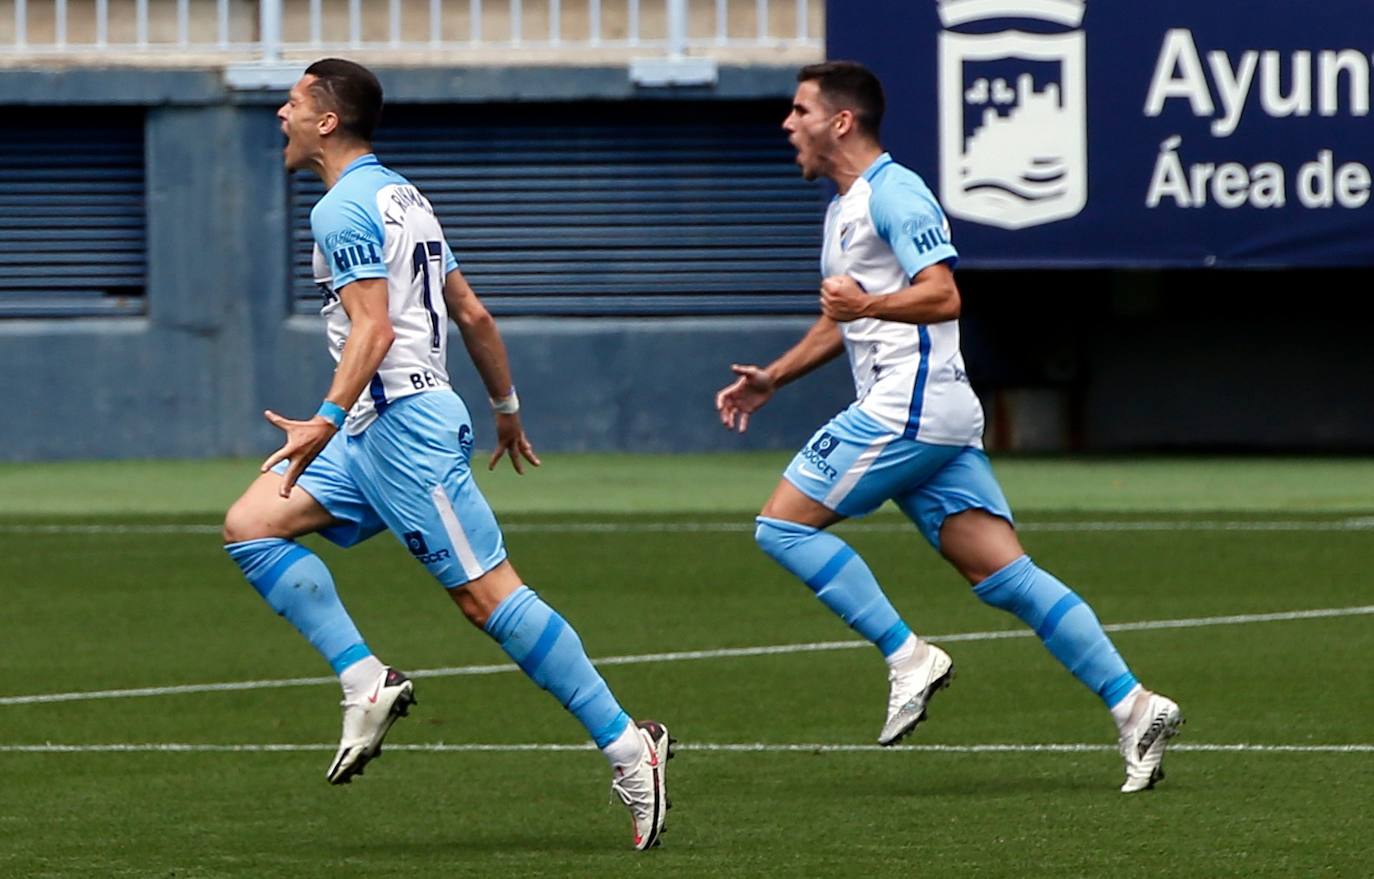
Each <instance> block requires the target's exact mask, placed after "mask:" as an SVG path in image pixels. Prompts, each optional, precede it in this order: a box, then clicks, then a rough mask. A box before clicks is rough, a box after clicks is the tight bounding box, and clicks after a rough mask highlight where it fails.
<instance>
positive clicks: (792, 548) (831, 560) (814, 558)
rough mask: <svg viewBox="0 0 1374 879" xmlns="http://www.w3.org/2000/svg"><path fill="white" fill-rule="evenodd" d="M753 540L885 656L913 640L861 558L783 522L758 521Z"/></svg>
mask: <svg viewBox="0 0 1374 879" xmlns="http://www.w3.org/2000/svg"><path fill="white" fill-rule="evenodd" d="M755 521H756V522H757V523H758V528H757V529H756V530H755V531H754V539H755V540H756V541H758V544H759V547H760V548H762V549H763V551H764V552H766V553H768V554H769V555H770V556H772V557H773V559H774V560H775V561H777V563H778V564H780V565H782V566H783V567H784V568H786V569H787V570H788V571H790V572H792V575H793V576H795V577H797V578H798V579H799V580H801V581H802V582H803V583H805V584H806V585H807V587H808V588H810V589H811V591H812V592H815V593H816V597H817V598H819V599H820V600H821V603H822V604H824V605H825V606H826V607H828V608H830V609H831V610H832V611H834V612H835V615H836V616H838V617H839V618H840V619H842V620H844V621H845V622H846V623H848V624H849V627H850V628H852V629H853V630H854V631H856V632H858V633H859V634H860V635H862V636H864V637H865V638H867V639H868V640H870V641H872V642H873V643H874V644H875V645H877V647H878V649H879V650H881V651H882V654H883V656H890V655H891V654H892V653H893V651H895V650H896V649H897V648H898V647H901V646H902V644H903V643H904V642H905V641H906V640H907V638H909V637H910V636H911V629H910V628H909V627H908V626H907V624H906V623H904V622H903V621H902V618H901V617H899V616H898V615H897V611H896V609H895V608H893V606H892V602H890V601H888V600H887V596H886V595H884V594H883V590H882V587H880V586H879V585H878V581H877V580H876V579H875V578H874V576H873V572H872V571H870V570H869V569H868V565H866V564H864V560H863V559H861V558H859V554H858V553H856V552H854V550H853V549H852V548H851V547H850V546H849V544H847V543H845V542H844V541H843V540H841V539H840V538H838V537H836V536H835V535H833V534H828V533H826V532H824V531H820V530H817V529H815V528H812V527H811V526H810V525H798V524H797V523H795V522H787V521H784V520H782V519H771V518H769V517H767V516H759V517H758V518H757V519H756V520H755Z"/></svg>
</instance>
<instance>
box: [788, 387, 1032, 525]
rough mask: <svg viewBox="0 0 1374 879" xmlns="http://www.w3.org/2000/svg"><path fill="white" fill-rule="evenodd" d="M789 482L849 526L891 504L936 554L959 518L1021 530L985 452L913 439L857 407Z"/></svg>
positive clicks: (828, 431)
mask: <svg viewBox="0 0 1374 879" xmlns="http://www.w3.org/2000/svg"><path fill="white" fill-rule="evenodd" d="M783 478H785V479H786V480H787V481H788V482H790V483H792V484H793V485H794V486H796V487H797V489H798V490H799V491H801V493H802V494H804V495H806V496H807V497H809V498H811V499H812V500H814V501H816V502H817V503H820V504H821V505H822V506H824V507H826V508H827V509H830V510H834V511H835V512H836V513H839V514H840V515H841V516H845V517H846V518H855V517H859V516H866V515H868V514H869V513H871V512H873V511H874V510H876V509H878V507H880V506H882V505H883V503H884V502H885V501H887V500H891V501H893V502H894V503H896V504H897V507H898V508H899V509H901V511H902V512H903V513H905V514H906V515H907V518H909V519H911V521H912V522H914V523H916V527H917V528H919V529H920V531H921V534H923V535H924V536H925V538H926V540H928V541H930V544H931V546H933V547H935V548H936V549H939V548H940V527H941V526H942V525H944V523H945V518H946V517H948V516H952V515H954V514H955V513H961V512H963V511H965V510H986V511H988V512H989V513H991V514H993V515H994V516H1000V517H1001V518H1003V519H1006V520H1007V521H1008V522H1011V523H1012V524H1015V523H1014V522H1013V520H1012V517H1011V507H1010V506H1008V504H1007V499H1006V497H1005V496H1004V495H1003V494H1002V487H1001V486H1000V485H998V484H997V478H996V477H994V476H993V475H992V465H990V464H989V463H988V456H987V455H985V454H983V450H982V449H978V448H974V447H973V446H942V445H935V444H932V443H922V442H917V441H916V440H912V439H906V438H905V437H903V436H901V435H900V434H896V433H893V432H892V431H890V430H888V429H887V428H886V427H884V426H883V425H882V424H880V423H879V422H878V421H877V420H876V419H875V418H873V417H872V416H871V415H868V414H867V413H865V412H863V411H862V410H860V409H858V408H857V407H856V406H850V407H849V408H848V409H846V410H844V411H843V412H841V413H840V414H839V415H836V416H835V417H834V418H832V419H830V421H829V422H828V423H827V424H826V425H825V426H824V427H822V428H821V429H820V430H818V431H816V433H815V435H813V436H812V437H811V439H810V440H808V441H807V443H806V445H805V446H803V447H802V450H801V451H800V452H798V453H797V455H796V457H794V458H793V459H792V463H791V464H789V465H788V466H787V470H786V472H784V473H783Z"/></svg>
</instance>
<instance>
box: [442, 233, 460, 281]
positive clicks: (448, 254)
mask: <svg viewBox="0 0 1374 879" xmlns="http://www.w3.org/2000/svg"><path fill="white" fill-rule="evenodd" d="M456 268H458V260H457V258H456V257H454V255H453V251H452V250H449V248H448V242H447V241H445V242H444V274H445V275H447V274H448V273H449V272H451V271H453V270H454V269H456Z"/></svg>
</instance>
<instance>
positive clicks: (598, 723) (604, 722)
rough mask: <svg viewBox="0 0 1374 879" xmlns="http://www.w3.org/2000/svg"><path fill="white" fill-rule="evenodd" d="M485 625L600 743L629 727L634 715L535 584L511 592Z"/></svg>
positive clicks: (518, 662) (510, 653) (602, 746)
mask: <svg viewBox="0 0 1374 879" xmlns="http://www.w3.org/2000/svg"><path fill="white" fill-rule="evenodd" d="M484 628H485V629H486V632H487V634H488V635H490V636H491V637H492V638H494V639H495V640H496V643H498V644H500V645H501V649H502V650H504V651H506V655H507V656H509V657H510V658H511V659H513V660H515V663H516V665H519V666H520V668H521V670H522V671H524V672H525V674H527V675H529V677H530V680H532V681H534V682H535V683H536V684H538V685H539V686H540V687H541V688H543V689H544V690H547V691H548V692H549V693H551V694H552V695H553V697H554V698H555V699H557V700H558V701H559V702H560V703H562V705H563V707H564V708H566V709H568V711H570V712H572V715H573V717H576V718H577V719H578V720H579V721H581V723H582V725H583V726H585V727H586V728H587V732H588V733H589V734H590V735H591V737H592V740H593V741H595V742H596V746H597V747H598V748H604V747H606V746H607V745H609V744H610V743H611V742H613V741H615V740H616V738H617V737H618V736H619V735H620V734H621V733H622V732H624V731H625V727H626V726H628V725H629V723H630V717H629V715H627V714H626V713H625V712H624V711H623V710H622V709H621V707H620V703H619V702H617V701H615V696H612V695H611V688H610V687H608V686H606V681H605V680H603V679H602V677H601V675H600V673H599V672H597V670H596V669H595V668H594V667H593V666H592V662H591V660H590V659H588V658H587V652H586V651H585V650H583V649H582V639H581V638H579V637H577V632H575V631H573V627H572V626H570V625H568V623H567V621H566V620H564V619H563V618H562V617H561V616H559V615H558V612H557V611H556V610H554V609H553V608H551V607H549V606H548V605H547V604H545V603H544V600H543V599H542V598H540V597H539V595H538V593H536V592H535V591H534V590H533V589H531V588H529V587H528V586H521V587H520V588H519V589H517V590H515V591H514V592H512V593H511V594H510V595H507V596H506V598H505V600H504V601H502V602H501V603H500V604H498V605H497V606H496V610H494V611H492V614H491V616H490V617H488V618H487V624H486V626H485V627H484Z"/></svg>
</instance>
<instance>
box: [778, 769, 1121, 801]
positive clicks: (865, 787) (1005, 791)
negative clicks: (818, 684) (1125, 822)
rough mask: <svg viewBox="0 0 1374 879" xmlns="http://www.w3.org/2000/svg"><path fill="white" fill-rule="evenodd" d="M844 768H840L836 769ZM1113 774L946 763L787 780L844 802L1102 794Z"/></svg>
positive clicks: (799, 791) (799, 790)
mask: <svg viewBox="0 0 1374 879" xmlns="http://www.w3.org/2000/svg"><path fill="white" fill-rule="evenodd" d="M836 771H840V772H842V770H838V769H837V770H836ZM1114 779H1115V776H1113V775H1112V774H1111V773H1110V772H1106V771H1103V772H1099V771H1096V770H1083V771H1076V772H1071V771H1065V772H1063V773H1043V772H1036V771H1034V770H1030V771H1027V772H1025V773H1024V774H997V775H987V774H985V773H984V772H981V771H970V772H967V773H963V772H960V771H959V770H958V769H949V768H946V767H938V768H933V770H932V771H930V772H923V771H922V769H921V768H920V767H910V768H908V769H907V770H906V771H899V772H896V773H892V774H885V775H884V776H883V777H880V778H865V779H863V780H862V781H859V780H851V781H845V780H837V779H835V778H833V777H831V776H830V774H829V773H827V772H823V771H818V770H817V769H811V770H808V771H806V772H805V773H804V774H803V773H800V772H799V773H796V774H794V775H793V777H792V778H791V779H790V780H789V781H788V782H787V783H786V784H785V787H786V788H789V789H791V790H792V791H794V792H796V795H798V796H813V797H819V798H821V799H832V798H835V797H839V798H842V799H845V800H858V799H873V800H882V801H889V802H890V801H891V800H900V799H910V800H920V799H922V798H928V797H956V798H965V799H967V798H987V797H993V798H999V797H1000V798H1005V797H1008V796H1012V797H1016V796H1022V795H1034V796H1042V795H1046V794H1066V793H1079V792H1081V793H1085V794H1093V793H1100V792H1101V791H1103V790H1107V791H1110V790H1112V785H1113V784H1120V781H1119V780H1117V781H1114Z"/></svg>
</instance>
